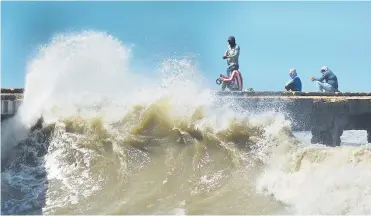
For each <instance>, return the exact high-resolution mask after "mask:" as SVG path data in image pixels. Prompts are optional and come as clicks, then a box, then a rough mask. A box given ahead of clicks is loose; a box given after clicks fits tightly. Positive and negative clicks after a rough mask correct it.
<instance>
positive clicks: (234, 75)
mask: <svg viewBox="0 0 371 216" xmlns="http://www.w3.org/2000/svg"><path fill="white" fill-rule="evenodd" d="M236 76H237V72H236V71H233V73H232V76H231V77H229V78H226V79H225V78H224V79H223V81H225V82H230V81H232V80H233V79H234V78H235V77H236Z"/></svg>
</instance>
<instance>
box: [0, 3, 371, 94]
mask: <svg viewBox="0 0 371 216" xmlns="http://www.w3.org/2000/svg"><path fill="white" fill-rule="evenodd" d="M370 11H371V2H331V1H330V2H320V1H313V2H301V1H298V2H293V1H289V2H263V1H261V2H260V1H255V2H248V1H246V2H241V1H239V2H207V1H206V2H168V1H165V2H118V1H115V2H87V1H83V2H71V1H69V2H4V1H2V2H1V28H2V32H1V85H2V87H23V86H24V74H25V68H26V63H27V61H28V60H29V58H30V57H31V55H32V54H33V53H34V52H35V50H36V49H37V47H38V46H39V45H41V44H45V43H47V42H48V40H49V39H50V38H51V37H52V36H53V35H54V34H56V33H57V32H64V31H71V30H77V31H79V30H83V29H94V30H100V31H105V32H107V33H109V34H111V35H113V36H114V37H116V38H118V39H120V40H121V41H123V42H124V43H127V44H134V45H135V47H134V50H133V51H134V55H135V59H134V62H133V64H134V65H142V66H143V67H155V66H156V65H158V63H159V62H160V61H161V60H163V59H165V58H166V57H170V56H183V55H189V54H195V55H196V60H197V62H198V65H199V67H200V69H201V72H202V73H203V74H204V76H205V77H206V78H207V79H209V80H210V86H212V87H214V88H218V87H219V86H217V85H216V84H215V79H216V78H217V76H218V75H219V74H220V73H224V72H225V68H226V62H225V60H223V59H222V56H223V53H224V51H225V49H226V47H227V42H226V40H227V38H228V36H229V35H234V36H235V37H236V41H237V44H239V45H240V47H241V55H240V70H241V72H242V73H243V77H244V82H245V85H244V88H248V87H253V88H254V89H255V90H274V91H280V90H284V88H283V86H284V84H285V83H286V82H287V81H288V79H289V76H288V70H289V68H290V67H295V68H296V69H297V72H298V74H299V76H300V77H301V79H302V82H303V90H304V91H316V88H315V85H314V83H312V82H311V81H310V77H311V76H312V75H314V76H317V77H319V76H320V72H319V69H320V67H321V66H322V65H327V66H328V67H329V68H331V69H332V70H333V72H334V73H335V74H336V75H337V76H338V79H339V90H340V91H371V13H370Z"/></svg>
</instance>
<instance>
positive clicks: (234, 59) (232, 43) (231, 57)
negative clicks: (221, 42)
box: [223, 36, 240, 77]
mask: <svg viewBox="0 0 371 216" xmlns="http://www.w3.org/2000/svg"><path fill="white" fill-rule="evenodd" d="M228 44H229V45H228V48H227V50H226V51H225V54H224V56H223V59H227V65H228V68H227V76H228V77H230V75H231V73H232V72H233V71H234V70H238V69H239V68H240V66H239V64H238V57H239V56H240V47H239V46H238V45H237V44H236V39H235V38H234V37H233V36H230V37H228Z"/></svg>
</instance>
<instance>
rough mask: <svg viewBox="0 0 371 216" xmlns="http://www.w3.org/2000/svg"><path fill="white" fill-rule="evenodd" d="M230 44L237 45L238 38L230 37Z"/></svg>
mask: <svg viewBox="0 0 371 216" xmlns="http://www.w3.org/2000/svg"><path fill="white" fill-rule="evenodd" d="M228 44H229V45H230V46H231V47H233V46H235V45H236V39H235V38H234V37H233V36H229V37H228Z"/></svg>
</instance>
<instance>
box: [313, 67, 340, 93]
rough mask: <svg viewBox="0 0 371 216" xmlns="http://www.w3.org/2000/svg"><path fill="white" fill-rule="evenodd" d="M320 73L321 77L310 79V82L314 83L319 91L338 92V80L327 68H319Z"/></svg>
mask: <svg viewBox="0 0 371 216" xmlns="http://www.w3.org/2000/svg"><path fill="white" fill-rule="evenodd" d="M321 73H322V77H321V78H319V79H317V78H315V77H312V81H316V83H317V86H318V89H319V91H320V92H338V91H339V90H338V79H337V77H336V75H335V74H334V73H333V72H332V71H331V70H330V69H329V68H328V67H327V66H323V67H322V68H321ZM323 81H326V82H323Z"/></svg>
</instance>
